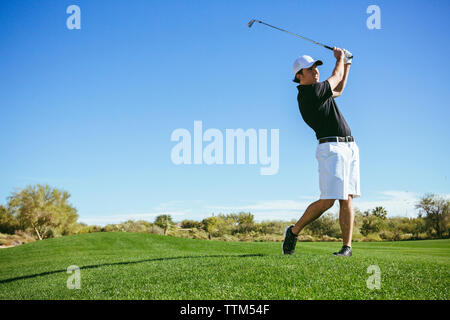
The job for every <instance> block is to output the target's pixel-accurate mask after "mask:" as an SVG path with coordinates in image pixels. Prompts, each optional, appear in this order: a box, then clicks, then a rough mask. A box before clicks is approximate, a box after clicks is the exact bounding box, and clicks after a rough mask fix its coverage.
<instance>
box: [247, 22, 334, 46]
mask: <svg viewBox="0 0 450 320" xmlns="http://www.w3.org/2000/svg"><path fill="white" fill-rule="evenodd" d="M255 21H256V22H259V23H262V24H265V25H266V26H268V27H271V28H274V29H277V30H280V31H283V32H286V33H289V34H292V35H293V36H296V37H299V38H302V39H304V40H307V41H310V42H312V43H315V44H318V45H319V46H322V47H324V48H327V49H330V50H333V48H332V47H330V46H327V45H324V44H322V43H319V42H317V41H314V40H311V39H309V38H306V37H303V36H301V35H298V34H296V33H293V32H290V31H287V30H284V29H281V28H278V27H275V26H272V25H271V24H268V23H265V22H262V21H259V20H255Z"/></svg>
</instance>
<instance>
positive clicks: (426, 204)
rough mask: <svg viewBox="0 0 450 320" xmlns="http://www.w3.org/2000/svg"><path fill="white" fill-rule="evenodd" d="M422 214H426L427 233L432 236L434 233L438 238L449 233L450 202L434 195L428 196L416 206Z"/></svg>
mask: <svg viewBox="0 0 450 320" xmlns="http://www.w3.org/2000/svg"><path fill="white" fill-rule="evenodd" d="M416 208H417V209H419V211H420V213H425V218H424V219H425V223H426V226H427V232H428V233H429V234H430V235H431V234H432V233H433V231H434V232H435V233H436V236H437V237H438V238H442V237H443V235H444V233H445V232H447V233H448V228H447V225H448V223H449V220H450V200H449V199H444V198H442V197H438V196H436V195H434V194H426V195H425V196H423V197H422V199H420V201H419V202H418V203H417V204H416Z"/></svg>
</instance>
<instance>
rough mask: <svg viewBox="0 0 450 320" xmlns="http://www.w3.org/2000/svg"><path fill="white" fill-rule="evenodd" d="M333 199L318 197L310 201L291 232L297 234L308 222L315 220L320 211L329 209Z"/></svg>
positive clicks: (320, 213)
mask: <svg viewBox="0 0 450 320" xmlns="http://www.w3.org/2000/svg"><path fill="white" fill-rule="evenodd" d="M334 201H335V200H334V199H320V200H318V201H316V202H313V203H311V204H310V205H309V207H308V208H306V211H305V213H304V214H303V216H302V217H301V218H300V220H298V221H297V223H296V224H295V226H294V227H293V228H292V233H293V234H294V235H298V234H299V233H300V231H302V229H303V228H304V227H305V226H306V225H307V224H308V223H310V222H312V221H314V220H316V219H317V218H318V217H320V216H321V215H322V213H324V212H325V211H327V210H328V209H330V208H331V207H332V206H333V204H334Z"/></svg>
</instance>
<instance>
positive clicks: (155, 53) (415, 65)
mask: <svg viewBox="0 0 450 320" xmlns="http://www.w3.org/2000/svg"><path fill="white" fill-rule="evenodd" d="M73 4H75V5H78V6H79V7H80V9H81V29H80V30H69V29H68V28H67V27H66V20H67V18H68V17H69V16H70V14H67V13H66V9H67V7H68V6H69V5H73ZM372 4H375V5H378V6H379V7H380V10H381V29H380V30H376V29H375V30H369V29H368V28H367V26H366V20H367V19H368V18H369V16H370V14H367V13H366V9H367V7H368V6H369V5H372ZM449 9H450V3H449V2H448V1H444V0H442V1H375V2H371V1H370V2H369V1H351V2H350V1H349V2H348V3H347V2H346V3H342V2H336V1H320V2H318V1H315V2H313V1H186V0H184V1H150V0H148V1H137V0H136V1H125V0H117V1H106V0H105V1H99V0H90V1H75V0H72V1H2V2H1V4H0V37H1V41H0V43H1V48H0V75H1V76H0V120H1V126H0V150H1V151H2V152H1V157H0V168H1V169H0V203H3V204H4V203H6V198H7V197H8V196H9V195H10V194H11V192H13V191H16V190H19V189H20V188H23V187H25V186H26V185H28V184H36V183H47V184H50V185H51V186H53V187H57V188H61V189H64V190H67V191H68V192H69V193H70V194H71V195H72V197H71V203H72V204H73V205H74V206H75V207H76V208H77V210H78V213H79V215H80V221H83V222H87V223H89V224H94V223H95V224H106V223H115V222H120V221H125V220H127V219H146V220H149V221H153V219H154V217H155V216H156V215H158V214H162V213H169V214H172V215H173V217H174V219H175V220H182V219H197V220H200V219H202V218H204V217H207V216H210V215H211V214H212V213H219V212H223V213H230V212H237V211H240V210H245V211H250V212H252V213H253V214H255V217H256V219H257V220H263V219H281V220H288V219H289V220H290V219H297V218H299V217H300V215H301V214H302V212H303V211H304V209H305V208H306V207H307V206H308V204H309V203H311V202H312V201H315V200H317V199H318V197H319V186H318V173H317V163H316V159H315V148H316V141H315V135H314V132H313V131H312V130H311V129H310V128H309V127H308V126H307V125H306V124H305V123H304V122H303V120H302V119H301V117H300V113H299V111H298V106H297V101H296V94H297V89H296V87H295V84H294V83H293V82H291V79H292V77H293V75H292V71H291V67H292V63H293V61H294V60H295V59H296V58H297V57H298V56H300V55H302V54H308V55H311V56H313V57H314V58H316V59H321V60H322V61H324V65H323V66H321V67H320V69H319V70H320V72H321V80H325V79H326V78H328V76H329V75H330V74H331V71H332V69H333V67H334V61H335V60H334V58H333V55H332V52H331V51H329V50H326V49H324V48H322V47H320V46H316V45H313V44H311V43H309V42H307V41H303V40H301V39H298V38H296V37H293V36H290V35H287V34H285V33H282V32H279V31H276V30H273V29H271V28H268V27H265V26H263V25H260V24H255V25H254V26H253V27H252V28H251V29H249V28H248V27H247V23H248V21H249V20H250V19H252V18H255V19H259V20H262V21H265V22H267V23H270V24H272V25H276V26H279V27H281V28H284V29H287V30H290V31H292V32H296V33H299V34H302V35H304V36H306V37H309V38H312V39H314V40H316V41H319V42H322V43H325V44H329V45H331V46H339V47H344V48H346V49H348V50H350V51H351V52H352V53H353V54H354V56H355V58H354V60H353V65H352V69H351V72H350V75H349V80H348V84H347V87H346V89H345V91H344V93H343V95H342V96H341V97H339V98H338V99H336V101H337V104H338V106H339V108H340V109H341V111H342V113H343V115H344V117H345V118H346V120H347V122H348V123H349V125H350V127H351V130H352V134H353V136H355V138H356V141H357V143H358V145H359V148H360V160H361V192H362V197H361V198H359V199H357V200H355V206H356V207H358V208H360V209H362V210H366V209H370V208H373V207H375V206H378V205H383V206H385V207H386V208H387V209H388V212H389V215H391V216H395V215H403V216H405V215H406V216H415V215H416V211H415V210H414V204H415V202H416V201H417V199H419V198H420V196H422V195H423V194H425V193H428V192H432V193H436V194H439V195H444V196H448V195H450V181H449V174H450V172H449V171H450V170H449V166H448V159H449V156H450V152H449V148H448V142H447V141H449V140H450V135H449V130H448V119H449V118H450V111H449V107H448V103H447V102H446V99H447V96H448V92H449V84H448V79H447V77H448V71H449V69H450V68H449V62H448V59H447V54H448V52H449V49H450V48H449V46H450V45H449V42H448V41H446V40H447V39H448V36H447V34H446V33H447V31H448V30H449V29H450V22H449V20H448V12H449ZM196 120H199V121H202V124H203V128H204V130H206V129H208V128H215V129H218V130H220V131H221V132H223V133H225V130H226V129H237V128H242V129H244V130H246V129H250V128H254V129H256V130H258V129H268V130H270V129H279V148H280V150H279V158H280V160H279V171H278V173H277V174H276V175H269V176H267V175H266V176H265V175H261V174H260V167H261V166H260V165H259V164H257V165H251V164H248V163H247V164H245V165H216V164H214V165H205V164H203V165H178V166H177V165H175V164H173V163H172V161H171V150H172V148H173V147H174V146H175V145H176V142H173V141H171V140H170V137H171V134H172V132H173V131H174V130H176V129H178V128H185V129H187V130H189V131H190V132H191V133H193V127H194V121H196ZM337 210H338V206H337V205H336V206H335V207H334V208H333V209H332V211H334V212H336V211H337Z"/></svg>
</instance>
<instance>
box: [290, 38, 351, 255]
mask: <svg viewBox="0 0 450 320" xmlns="http://www.w3.org/2000/svg"><path fill="white" fill-rule="evenodd" d="M333 53H334V57H335V58H336V66H335V67H334V70H333V74H332V75H331V77H330V78H328V79H327V80H325V81H323V82H319V70H318V69H317V66H320V65H322V64H323V63H322V61H320V60H314V59H313V58H311V57H310V56H306V55H304V56H301V57H300V58H298V59H297V60H295V62H294V65H293V71H294V74H295V78H294V80H293V81H294V82H297V83H300V85H299V86H297V88H298V96H297V100H298V106H299V109H300V113H301V115H302V118H303V120H304V121H305V122H306V124H307V125H308V126H310V127H311V128H312V129H313V130H314V131H315V133H316V138H317V149H316V158H317V161H318V162H319V184H320V199H319V200H318V201H316V202H314V203H312V204H310V205H309V207H308V208H307V209H306V211H305V213H304V214H303V216H302V217H301V218H300V220H298V222H297V223H296V224H295V225H291V226H289V227H287V228H286V230H285V233H284V242H283V253H284V254H293V253H294V250H295V245H296V244H297V236H298V234H299V233H300V232H301V231H302V230H303V228H304V227H305V226H306V225H307V224H308V223H310V222H312V221H314V220H315V219H317V218H319V217H320V216H321V215H322V213H324V212H325V211H327V210H328V209H329V208H331V207H332V206H333V204H334V202H335V201H336V200H339V206H340V210H339V225H340V227H341V231H342V239H343V246H342V248H341V250H340V251H339V252H335V253H333V254H334V255H336V256H347V257H349V256H351V255H352V248H351V247H352V232H353V221H354V211H353V206H352V200H353V198H355V197H359V196H360V186H359V150H358V146H357V145H356V142H355V140H354V138H353V136H352V134H351V131H350V127H349V126H348V124H347V122H346V121H345V119H344V116H343V115H342V113H341V111H340V110H339V108H338V106H337V104H336V101H335V100H334V98H336V97H339V96H340V95H341V94H342V92H343V91H344V88H345V85H346V83H347V78H348V73H349V71H350V66H351V63H352V55H351V53H350V52H348V51H347V50H345V49H339V48H336V47H335V48H333Z"/></svg>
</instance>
